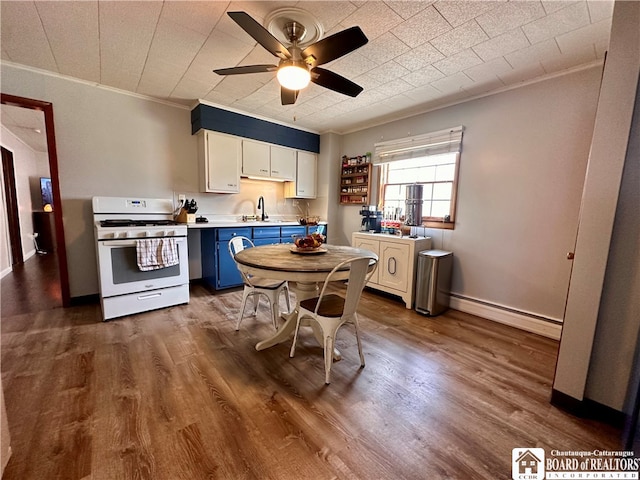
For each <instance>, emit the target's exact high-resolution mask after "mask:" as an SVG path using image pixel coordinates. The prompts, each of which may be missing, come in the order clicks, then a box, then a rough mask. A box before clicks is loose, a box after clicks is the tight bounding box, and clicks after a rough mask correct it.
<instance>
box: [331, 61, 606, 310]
mask: <svg viewBox="0 0 640 480" xmlns="http://www.w3.org/2000/svg"><path fill="white" fill-rule="evenodd" d="M600 74H601V69H600V68H591V69H588V70H584V71H579V72H574V73H572V74H568V75H565V76H561V77H557V78H553V79H549V80H546V81H544V82H540V83H536V84H533V85H528V86H524V87H521V88H517V89H514V90H510V91H506V92H502V93H499V94H496V95H492V96H488V97H484V98H481V99H477V100H473V101H469V102H465V103H463V104H459V105H455V106H451V107H448V108H443V109H441V110H437V111H433V112H429V113H426V114H423V115H418V116H415V117H411V118H408V119H404V120H399V121H396V122H392V123H388V124H385V125H382V126H378V127H374V128H370V129H367V130H363V131H360V132H356V133H352V134H349V135H346V136H345V137H344V138H343V152H342V154H346V155H351V154H354V153H358V152H366V151H372V150H373V145H374V143H375V142H378V141H382V140H391V139H396V138H401V137H405V136H411V135H417V134H421V133H427V132H430V131H436V130H441V129H444V128H448V127H452V126H456V125H463V126H464V127H465V131H464V138H463V152H462V155H461V161H460V162H461V163H460V176H459V189H458V206H457V211H456V216H457V221H456V225H455V230H452V231H451V230H427V234H428V235H430V236H432V238H433V240H434V248H444V249H446V250H451V251H453V252H454V257H455V262H454V273H453V286H452V290H453V292H454V293H456V294H458V295H460V296H463V297H465V298H468V299H474V300H480V301H482V302H488V303H490V304H493V305H498V306H504V307H507V308H509V309H514V310H517V311H519V312H526V313H530V314H533V315H535V316H539V317H542V318H543V319H552V320H555V321H561V320H562V318H563V312H564V304H565V298H566V293H567V288H568V282H569V275H570V270H571V263H570V262H569V261H567V260H566V253H567V252H568V251H571V250H572V249H573V245H574V242H575V236H576V228H577V221H578V211H579V207H580V195H581V192H582V185H583V180H584V172H585V169H586V163H587V157H588V153H589V145H590V138H591V131H592V129H593V123H594V117H595V110H596V102H597V96H598V87H599V81H600ZM335 161H336V162H338V161H339V159H338V158H336V159H335ZM335 181H337V177H336V180H335ZM343 208H344V209H345V210H344V211H345V213H344V215H345V219H344V221H343V227H344V229H345V232H344V236H345V238H349V237H350V230H355V229H358V228H359V217H358V211H357V208H354V207H343Z"/></svg>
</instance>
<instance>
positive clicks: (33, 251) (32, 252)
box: [23, 249, 36, 262]
mask: <svg viewBox="0 0 640 480" xmlns="http://www.w3.org/2000/svg"><path fill="white" fill-rule="evenodd" d="M35 254H36V250H35V249H32V250H29V251H28V252H27V253H25V254H24V255H23V258H24V260H23V261H24V262H26V261H27V260H29V259H30V258H31V257H33V256H34V255H35Z"/></svg>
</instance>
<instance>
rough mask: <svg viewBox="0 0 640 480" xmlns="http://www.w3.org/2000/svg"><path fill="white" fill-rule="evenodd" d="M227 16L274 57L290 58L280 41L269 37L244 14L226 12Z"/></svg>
mask: <svg viewBox="0 0 640 480" xmlns="http://www.w3.org/2000/svg"><path fill="white" fill-rule="evenodd" d="M227 14H228V15H229V16H230V17H231V18H232V19H233V21H234V22H236V23H237V24H238V25H240V26H241V27H242V29H243V30H244V31H245V32H247V33H248V34H249V35H251V36H252V37H253V38H254V40H255V41H256V42H258V43H259V44H260V45H262V46H263V47H264V48H266V49H267V50H268V51H269V52H271V53H272V54H273V55H275V56H276V57H279V58H282V59H289V58H291V53H290V52H289V50H287V47H285V46H284V45H282V43H280V41H279V40H278V39H277V38H276V37H274V36H273V35H271V34H270V33H269V31H268V30H267V29H266V28H264V27H263V26H262V25H260V24H259V23H258V22H256V21H255V20H254V19H253V18H252V17H250V16H249V15H248V14H247V13H245V12H227Z"/></svg>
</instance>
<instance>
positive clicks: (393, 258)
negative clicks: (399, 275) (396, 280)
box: [387, 257, 398, 275]
mask: <svg viewBox="0 0 640 480" xmlns="http://www.w3.org/2000/svg"><path fill="white" fill-rule="evenodd" d="M391 260H393V271H392V270H391ZM397 268H398V263H397V262H396V257H389V260H387V271H388V272H389V273H390V274H391V275H395V274H396V270H397Z"/></svg>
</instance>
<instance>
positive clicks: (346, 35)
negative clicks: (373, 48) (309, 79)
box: [302, 27, 369, 66]
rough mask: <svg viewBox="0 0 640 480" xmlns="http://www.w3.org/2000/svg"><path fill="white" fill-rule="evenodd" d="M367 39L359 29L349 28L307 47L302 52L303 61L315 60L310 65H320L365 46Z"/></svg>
mask: <svg viewBox="0 0 640 480" xmlns="http://www.w3.org/2000/svg"><path fill="white" fill-rule="evenodd" d="M368 41H369V39H368V38H367V36H366V35H365V34H364V32H363V31H362V30H361V29H360V27H351V28H347V29H346V30H342V31H341V32H338V33H335V34H333V35H331V36H329V37H326V38H323V39H322V40H320V41H318V42H316V43H314V44H311V45H309V46H308V47H307V48H305V49H304V50H303V51H302V56H303V57H304V59H305V61H309V59H308V58H307V57H309V56H313V58H314V59H315V60H314V61H313V62H311V65H313V66H315V65H322V64H324V63H328V62H330V61H332V60H335V59H336V58H340V57H342V56H343V55H346V54H347V53H349V52H353V51H354V50H356V49H357V48H360V47H361V46H363V45H365V44H366V43H367V42H368Z"/></svg>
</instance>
